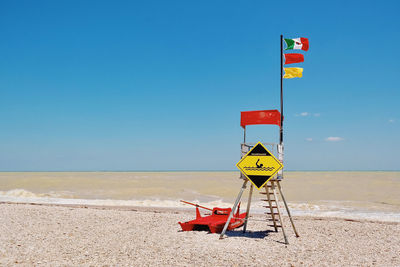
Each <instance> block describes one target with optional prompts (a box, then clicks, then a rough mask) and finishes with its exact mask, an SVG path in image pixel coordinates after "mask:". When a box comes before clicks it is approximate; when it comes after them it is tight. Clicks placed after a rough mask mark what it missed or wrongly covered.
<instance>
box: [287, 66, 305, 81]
mask: <svg viewBox="0 0 400 267" xmlns="http://www.w3.org/2000/svg"><path fill="white" fill-rule="evenodd" d="M284 70H285V75H283V78H285V79H291V78H301V77H302V76H303V68H284Z"/></svg>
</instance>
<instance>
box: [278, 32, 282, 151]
mask: <svg viewBox="0 0 400 267" xmlns="http://www.w3.org/2000/svg"><path fill="white" fill-rule="evenodd" d="M280 57H281V126H280V138H279V140H280V142H279V143H280V144H281V145H282V143H283V35H282V34H281V53H280Z"/></svg>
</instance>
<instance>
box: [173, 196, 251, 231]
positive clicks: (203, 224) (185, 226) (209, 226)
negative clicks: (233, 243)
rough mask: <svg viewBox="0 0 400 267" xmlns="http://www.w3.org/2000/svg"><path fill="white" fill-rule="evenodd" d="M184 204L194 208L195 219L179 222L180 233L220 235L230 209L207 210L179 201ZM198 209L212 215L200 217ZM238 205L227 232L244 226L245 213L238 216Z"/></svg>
mask: <svg viewBox="0 0 400 267" xmlns="http://www.w3.org/2000/svg"><path fill="white" fill-rule="evenodd" d="M181 201H182V202H184V203H186V204H190V205H193V206H196V219H194V220H191V221H188V222H184V223H182V222H179V224H180V225H181V227H182V231H196V230H209V231H210V232H211V233H221V232H222V229H223V228H224V226H225V223H226V221H227V220H228V217H229V214H230V213H231V211H232V209H231V208H227V209H222V208H213V209H209V208H206V207H202V206H199V205H196V204H193V203H190V202H186V201H183V200H181ZM199 207H200V208H203V209H206V210H209V211H212V214H211V215H209V216H204V217H202V216H201V215H200V211H199ZM239 209H240V204H239V207H238V210H237V212H236V214H234V216H233V217H232V219H231V221H230V223H229V225H228V230H233V229H235V228H238V227H240V226H242V225H243V224H244V221H245V217H246V213H242V214H239Z"/></svg>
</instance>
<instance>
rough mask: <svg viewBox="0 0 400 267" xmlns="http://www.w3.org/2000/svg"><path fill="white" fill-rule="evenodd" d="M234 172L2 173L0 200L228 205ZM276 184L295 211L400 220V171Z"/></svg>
mask: <svg viewBox="0 0 400 267" xmlns="http://www.w3.org/2000/svg"><path fill="white" fill-rule="evenodd" d="M238 176H239V173H238V172H2V173H0V190H1V191H0V201H11V202H33V203H62V204H96V205H123V206H126V205H135V206H137V205H138V206H158V207H184V204H182V203H180V202H179V200H180V199H184V200H187V201H194V202H197V203H201V204H203V205H206V206H210V207H212V206H221V207H229V206H231V205H232V203H233V201H234V199H235V197H236V195H237V193H238V192H239V190H240V187H241V184H242V180H240V179H239V178H238ZM281 184H282V187H283V190H284V193H285V197H286V199H287V201H288V202H289V204H290V207H291V208H292V210H293V213H294V214H295V215H296V214H297V215H301V214H306V215H318V216H335V217H349V218H367V219H373V220H383V221H400V172H286V173H285V178H284V180H283V182H282V183H281ZM247 191H248V190H247ZM247 191H246V192H247ZM260 198H262V196H261V195H259V194H257V190H256V191H255V194H254V196H253V202H252V203H253V204H252V211H253V212H257V213H261V212H263V209H262V202H261V201H259V199H260ZM246 201H247V195H246V194H245V195H244V196H243V202H246Z"/></svg>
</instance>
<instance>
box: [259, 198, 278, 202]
mask: <svg viewBox="0 0 400 267" xmlns="http://www.w3.org/2000/svg"><path fill="white" fill-rule="evenodd" d="M261 201H275V202H276V199H270V200H268V199H261Z"/></svg>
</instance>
